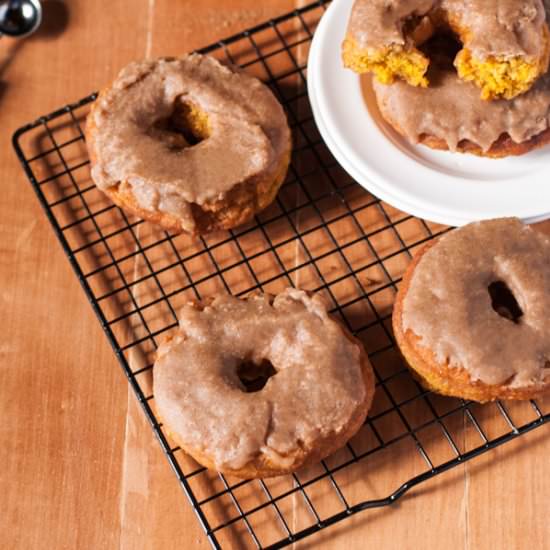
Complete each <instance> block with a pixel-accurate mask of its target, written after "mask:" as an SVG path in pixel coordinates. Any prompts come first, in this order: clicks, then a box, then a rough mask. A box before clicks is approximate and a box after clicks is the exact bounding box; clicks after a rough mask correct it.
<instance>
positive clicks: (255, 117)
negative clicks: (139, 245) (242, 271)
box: [86, 54, 291, 234]
mask: <svg viewBox="0 0 550 550" xmlns="http://www.w3.org/2000/svg"><path fill="white" fill-rule="evenodd" d="M86 138H87V144H88V149H89V152H90V158H91V164H92V178H93V180H94V182H95V183H96V185H97V186H98V187H99V188H100V189H101V190H103V191H104V192H105V193H106V194H107V195H108V196H109V197H110V198H111V199H112V200H113V201H114V202H115V203H116V204H117V205H119V206H120V207H121V208H124V209H126V210H128V211H130V212H132V213H134V214H137V215H138V216H140V217H142V218H144V219H146V220H148V221H151V222H154V223H157V224H159V225H161V226H162V227H164V228H165V229H169V230H173V231H185V232H188V233H192V234H203V233H207V232H209V231H214V230H217V229H230V228H232V227H234V226H236V225H239V224H241V223H244V222H246V221H248V220H249V219H251V218H252V217H253V216H254V214H255V213H257V212H258V211H260V210H262V209H263V208H265V207H266V206H267V205H268V204H270V203H271V202H272V201H273V199H274V198H275V195H276V193H277V191H278V189H279V187H280V186H281V184H282V182H283V180H284V178H285V175H286V171H287V168H288V163H289V159H290V149H291V138H290V130H289V128H288V124H287V121H286V117H285V114H284V111H283V109H282V107H281V105H280V104H279V102H278V101H277V100H276V99H275V96H274V95H273V94H272V93H271V91H270V90H269V88H268V87H267V86H266V85H265V84H263V83H262V82H260V81H259V80H258V79H256V78H254V77H252V76H249V75H247V74H245V73H244V72H242V71H241V70H239V69H237V68H235V67H227V66H225V65H222V64H221V63H219V62H218V61H217V60H215V59H214V58H211V57H207V56H203V55H199V54H191V55H187V56H184V57H182V58H180V59H173V58H165V59H158V60H155V61H142V62H136V63H131V64H130V65H128V66H127V67H125V68H124V69H123V70H122V71H121V72H120V74H119V75H118V77H117V79H116V80H115V81H114V83H113V84H112V85H111V86H110V87H109V88H107V89H106V90H104V91H103V92H101V93H100V95H99V97H98V99H97V101H96V102H95V103H94V104H93V106H92V110H91V112H90V114H89V116H88V121H87V136H86Z"/></svg>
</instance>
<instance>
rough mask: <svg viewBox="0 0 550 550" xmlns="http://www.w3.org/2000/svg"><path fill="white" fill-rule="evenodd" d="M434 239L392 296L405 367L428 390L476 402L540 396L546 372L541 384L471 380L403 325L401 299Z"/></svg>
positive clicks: (545, 389) (544, 389)
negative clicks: (436, 355) (509, 384)
mask: <svg viewBox="0 0 550 550" xmlns="http://www.w3.org/2000/svg"><path fill="white" fill-rule="evenodd" d="M436 242H437V241H436V240H434V241H432V242H430V243H428V244H427V245H425V246H424V247H423V248H422V249H421V250H420V251H419V252H418V253H417V254H416V256H415V257H414V258H413V260H412V261H411V263H410V264H409V266H408V268H407V270H406V272H405V274H404V276H403V280H402V282H401V286H400V288H399V291H398V293H397V297H396V300H395V304H394V308H393V314H392V325H393V333H394V336H395V340H396V342H397V345H398V348H399V351H400V352H401V355H402V356H403V358H404V359H405V361H406V363H407V365H408V367H409V368H410V369H411V370H412V372H413V374H414V375H415V377H416V378H418V380H419V381H420V383H421V384H422V385H423V386H424V387H425V388H426V389H429V390H432V391H434V392H436V393H440V394H442V395H447V396H451V397H459V398H462V399H468V400H472V401H478V402H480V403H486V402H489V401H495V400H497V399H513V400H526V399H535V398H537V397H540V396H541V395H543V394H544V393H546V392H548V390H549V389H550V372H549V374H548V376H547V377H546V380H545V382H544V383H542V384H532V385H530V386H525V387H521V388H511V387H509V386H507V384H506V383H503V384H495V385H490V384H485V383H484V382H481V381H480V380H472V379H471V378H470V375H469V373H468V371H467V370H466V369H464V368H463V367H454V366H450V365H449V363H448V362H445V363H442V362H439V361H438V360H437V359H436V357H435V355H434V353H433V352H432V351H431V350H430V349H428V348H426V347H423V346H422V342H421V338H420V337H419V336H418V335H416V334H415V333H414V332H413V331H412V330H411V329H407V330H406V331H405V330H404V328H403V303H404V300H405V297H406V295H407V292H408V290H409V287H410V284H411V281H412V277H413V274H414V270H415V268H416V266H417V265H418V263H419V262H420V260H421V259H422V257H423V256H424V254H425V253H426V252H427V251H428V250H429V249H430V248H431V247H432V246H434V245H435V244H436Z"/></svg>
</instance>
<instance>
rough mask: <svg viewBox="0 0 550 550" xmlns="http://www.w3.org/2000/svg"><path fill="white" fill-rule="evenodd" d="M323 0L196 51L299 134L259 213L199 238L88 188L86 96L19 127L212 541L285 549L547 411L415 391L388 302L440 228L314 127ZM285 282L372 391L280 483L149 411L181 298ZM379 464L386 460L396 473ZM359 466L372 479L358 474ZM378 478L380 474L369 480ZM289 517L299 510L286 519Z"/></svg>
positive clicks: (66, 244) (74, 257) (272, 287)
mask: <svg viewBox="0 0 550 550" xmlns="http://www.w3.org/2000/svg"><path fill="white" fill-rule="evenodd" d="M327 4H328V0H321V1H318V2H315V3H313V4H311V5H308V6H306V7H304V8H302V9H298V10H295V11H294V12H292V13H289V14H286V15H283V16H281V17H278V18H276V19H274V20H271V21H269V22H266V23H265V24H262V25H259V26H257V27H254V28H252V29H249V30H247V31H244V32H242V33H240V34H238V35H235V36H233V37H231V38H229V39H226V40H222V41H220V42H218V43H216V44H213V45H211V46H209V47H207V48H204V49H203V50H202V52H203V53H209V54H210V55H215V56H217V57H219V58H221V59H224V60H226V61H229V62H231V63H236V64H238V65H241V66H242V67H244V68H245V69H246V70H247V71H249V72H251V73H252V74H256V75H257V76H259V77H261V78H263V79H264V80H265V81H267V82H268V83H269V85H270V86H271V87H272V88H273V90H274V92H275V93H276V94H277V96H278V97H279V99H280V100H281V102H282V103H283V105H284V106H285V108H286V110H287V113H288V118H289V122H290V125H291V127H292V129H293V133H294V144H295V147H294V154H293V160H292V165H291V168H290V171H289V175H288V178H287V181H286V182H285V184H284V186H283V188H282V190H281V192H280V193H279V196H278V198H277V200H276V202H275V203H274V204H273V205H272V206H271V207H270V208H268V209H267V210H266V211H265V212H263V213H262V214H260V215H259V216H258V217H257V218H256V220H255V221H254V222H253V223H250V224H248V225H246V226H244V227H241V228H239V229H238V230H236V231H231V232H229V233H227V234H223V235H216V236H209V237H207V238H202V239H200V240H193V239H191V238H189V237H186V236H183V235H173V234H170V233H166V232H162V231H160V230H157V229H155V228H154V227H152V226H150V225H149V224H146V223H144V222H142V221H141V220H139V219H137V218H134V217H132V216H129V215H127V214H126V213H124V212H123V211H121V210H119V209H118V208H117V207H115V206H114V205H112V204H111V203H110V202H109V200H108V199H106V198H105V197H104V196H103V195H102V194H101V193H100V192H99V191H98V190H97V189H96V187H95V186H94V185H93V183H92V181H91V179H90V175H89V167H88V164H89V161H88V157H87V152H86V148H85V144H84V140H85V136H84V132H83V122H84V120H85V116H86V114H87V112H88V107H89V104H90V103H91V102H92V101H94V99H95V97H96V96H95V94H92V95H90V96H89V97H87V98H84V99H83V100H81V101H79V102H77V103H73V104H71V105H67V106H66V107H64V108H62V109H59V110H57V111H55V112H53V113H51V114H49V115H47V116H43V117H41V118H40V119H38V120H36V121H35V122H33V123H31V124H28V125H26V126H24V127H22V128H20V129H19V130H18V131H17V132H16V133H15V135H14V138H13V144H14V147H15V150H16V153H17V155H18V157H19V159H20V161H21V164H22V166H23V168H24V170H25V173H26V175H27V176H28V178H29V180H30V182H31V184H32V186H33V188H34V190H35V192H36V194H37V196H38V198H39V200H40V202H41V204H42V206H43V208H44V211H45V213H46V215H47V217H48V219H49V221H50V223H51V225H52V226H53V229H54V231H55V233H56V235H57V237H58V239H59V241H60V243H61V245H62V247H63V250H64V252H65V254H66V255H67V257H68V258H69V261H70V263H71V265H72V267H73V269H74V271H75V273H76V276H77V277H78V280H79V281H80V283H81V285H82V287H83V289H84V291H85V293H86V296H87V298H88V299H89V301H90V303H91V304H92V307H93V308H94V311H95V313H96V314H97V317H98V319H99V321H100V323H101V325H102V327H103V329H104V331H105V333H106V335H107V337H108V339H109V341H110V343H111V345H112V347H113V350H114V352H115V354H116V356H117V358H118V361H119V362H120V364H121V366H122V368H123V370H124V372H125V374H126V376H127V377H128V380H129V382H130V384H131V386H132V388H133V390H134V392H135V394H136V396H137V398H138V400H139V402H140V404H141V406H142V408H143V410H144V412H145V415H146V416H147V418H148V420H149V422H150V424H151V426H152V428H153V430H154V432H155V434H156V436H157V437H158V439H159V442H160V444H161V446H162V448H163V450H164V452H165V453H166V456H167V458H168V460H169V462H170V464H171V466H172V468H173V469H174V471H175V473H176V475H177V477H178V479H179V481H180V483H181V485H182V487H183V489H184V491H185V493H186V494H187V497H188V498H189V500H190V502H191V504H192V506H193V509H194V511H195V513H196V515H197V517H198V519H199V521H200V522H201V524H202V526H203V528H204V530H205V532H206V534H207V536H208V538H209V540H210V541H211V543H212V545H213V547H215V548H222V547H225V546H231V545H232V544H233V543H234V542H235V540H236V539H238V540H239V541H240V544H242V545H244V546H247V545H248V543H250V545H251V546H252V547H254V546H255V547H258V548H281V547H283V546H286V545H288V544H290V543H292V542H294V541H297V540H299V539H302V538H304V537H306V536H308V535H311V534H312V533H314V532H316V531H319V530H321V529H324V528H326V527H328V526H330V525H332V524H334V523H336V522H339V521H341V520H344V519H345V518H347V517H349V516H351V515H352V514H355V513H357V512H359V511H361V510H366V509H368V508H375V507H381V506H385V505H388V504H391V503H392V502H395V501H396V500H397V499H399V498H400V497H401V496H402V495H403V494H405V493H406V492H407V491H408V490H409V489H411V488H412V487H414V486H415V485H418V484H419V483H422V482H423V481H425V480H427V479H429V478H431V477H433V476H435V475H437V474H439V473H442V472H444V471H446V470H449V469H451V468H453V467H455V466H457V465H459V464H461V463H463V462H466V461H467V460H470V459H471V458H473V457H476V456H479V455H481V454H483V453H485V452H486V451H488V450H489V449H493V448H495V447H497V446H499V445H501V444H503V443H505V442H507V441H510V440H511V439H514V438H516V437H518V436H519V435H521V434H523V433H525V432H527V431H530V430H532V429H534V428H536V427H538V426H541V425H542V424H544V423H546V422H548V421H549V420H550V414H549V413H548V412H545V410H544V408H543V407H544V405H543V404H542V403H536V402H534V401H533V402H530V403H513V404H506V405H504V404H502V403H495V404H491V405H485V406H480V405H477V404H473V403H468V402H464V401H460V400H455V399H448V398H442V397H439V396H436V395H433V394H431V393H430V392H428V391H425V390H423V389H422V388H421V387H420V386H419V385H418V384H417V383H416V382H415V381H414V380H413V379H412V377H411V376H410V375H409V372H408V370H407V369H406V368H405V366H404V365H403V364H402V363H401V360H400V359H399V356H398V353H397V352H396V350H395V348H394V343H393V337H392V334H391V328H390V318H391V305H392V302H393V296H394V293H395V291H396V289H397V285H398V283H399V281H400V278H401V275H402V273H403V270H404V269H405V267H406V264H407V262H408V261H409V259H410V257H411V251H412V250H414V249H415V248H416V247H418V246H421V245H422V244H423V243H425V242H426V241H428V240H429V239H431V238H433V237H434V235H437V234H439V233H441V232H442V231H444V230H445V228H443V227H440V226H435V225H434V224H430V223H428V222H425V221H422V220H418V219H415V218H413V217H411V216H407V215H405V214H403V213H401V212H399V211H397V210H395V209H393V208H391V207H390V206H388V205H387V204H384V203H382V202H380V201H379V200H378V199H376V198H375V197H373V196H372V195H370V194H369V193H367V192H366V191H364V190H363V189H362V188H360V187H359V186H358V185H357V184H356V183H355V182H354V181H353V180H352V179H351V178H350V177H349V176H348V175H347V174H346V173H345V172H344V171H343V170H342V169H341V168H340V167H339V165H338V164H337V163H336V162H335V160H334V159H333V157H332V156H331V155H330V152H329V151H328V149H327V148H326V146H325V145H324V143H323V141H322V140H321V138H320V136H319V134H318V132H317V130H316V127H315V124H314V121H313V117H312V115H311V110H310V106H309V103H308V99H307V93H306V87H305V83H306V72H307V67H306V61H307V51H308V48H309V43H310V41H311V38H312V33H313V32H314V29H315V27H316V25H317V23H318V21H319V19H320V17H321V15H322V13H323V11H324V9H325V7H326V5H327ZM288 285H299V286H301V287H302V288H306V289H309V290H316V291H319V292H323V293H324V294H325V295H326V297H327V298H328V299H329V301H331V303H332V304H333V311H334V313H335V314H336V315H338V316H339V317H340V318H341V319H342V321H343V322H344V323H345V324H346V325H347V327H348V328H349V329H350V330H351V331H352V332H353V333H355V334H356V335H357V336H358V337H359V338H361V339H362V340H363V341H364V342H365V344H366V347H367V349H368V350H369V355H370V358H371V361H372V363H373V365H374V367H375V370H376V376H377V386H378V387H377V397H376V399H375V403H374V406H373V409H372V411H371V414H370V416H369V419H368V421H367V422H366V424H365V425H364V427H363V428H362V430H361V432H360V433H359V434H358V435H357V436H356V437H355V438H353V439H352V441H350V443H349V444H348V445H347V446H346V447H345V448H344V449H343V450H342V451H340V452H339V453H336V454H335V455H334V456H332V457H329V458H328V459H326V460H324V461H322V462H321V464H319V465H317V466H315V467H312V468H308V469H306V470H304V471H303V472H298V473H296V474H295V475H292V476H286V477H283V478H276V479H274V480H256V481H242V480H235V479H230V478H227V477H226V476H223V475H220V474H215V473H213V472H210V471H207V470H205V469H204V468H202V467H200V466H199V465H197V464H196V463H195V462H194V461H193V460H192V459H190V458H189V457H187V456H186V455H185V454H184V453H183V452H182V451H181V450H180V449H179V448H178V447H176V446H174V445H173V444H172V442H171V441H170V439H169V437H168V436H167V435H166V434H165V433H164V432H163V428H162V425H161V424H159V422H158V421H157V419H156V417H155V412H154V396H153V395H152V393H151V383H150V380H151V369H152V363H153V356H154V350H155V348H156V346H157V344H158V342H159V339H160V338H162V336H163V334H164V333H165V332H166V331H169V330H170V329H172V328H174V327H175V326H176V324H177V323H176V312H177V310H178V307H179V306H180V305H181V304H182V303H183V302H185V301H187V300H188V299H189V298H200V297H202V296H205V295H209V294H211V293H213V292H218V291H227V292H231V293H233V294H236V295H242V294H246V293H248V292H251V291H254V290H257V289H261V290H264V291H268V292H269V291H272V292H277V291H278V290H281V289H282V288H283V287H285V286H288ZM384 464H390V465H391V470H392V476H391V485H388V483H389V482H388V476H387V475H386V474H384ZM365 479H368V480H369V483H368V485H367V484H365V483H364V480H365ZM377 479H381V480H385V481H384V483H383V484H382V485H381V486H380V487H374V486H373V485H375V484H376V480H377ZM291 517H292V522H291V521H290V518H291Z"/></svg>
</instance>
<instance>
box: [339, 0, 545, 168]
mask: <svg viewBox="0 0 550 550" xmlns="http://www.w3.org/2000/svg"><path fill="white" fill-rule="evenodd" d="M547 19H548V14H547V10H546V8H545V5H544V3H543V0H525V1H522V2H517V1H516V0H499V1H498V2H497V1H487V0H469V1H467V2H466V1H464V0H462V1H460V0H407V1H405V0H356V1H355V4H354V6H353V9H352V12H351V17H350V21H349V25H348V30H347V35H346V38H345V40H344V42H343V45H342V56H343V62H344V65H345V66H346V67H348V68H350V69H352V70H354V71H355V72H357V73H360V74H363V73H373V74H374V76H375V78H374V81H373V86H374V91H375V94H376V99H377V102H378V106H379V109H380V111H381V114H382V116H383V117H384V119H385V120H386V121H387V122H388V123H389V124H390V125H391V126H392V127H393V128H394V129H395V130H396V131H397V132H398V133H399V134H401V135H402V136H404V137H405V138H406V139H407V140H408V141H410V142H412V143H421V144H424V145H427V146H428V147H431V148H433V149H440V150H451V151H457V152H463V153H472V154H475V155H479V156H485V157H492V158H500V157H505V156H510V155H521V154H524V153H527V152H529V151H531V150H533V149H535V148H538V147H541V146H543V145H545V144H546V143H548V142H550V74H549V72H548V65H549V59H550V32H549V30H548V23H547Z"/></svg>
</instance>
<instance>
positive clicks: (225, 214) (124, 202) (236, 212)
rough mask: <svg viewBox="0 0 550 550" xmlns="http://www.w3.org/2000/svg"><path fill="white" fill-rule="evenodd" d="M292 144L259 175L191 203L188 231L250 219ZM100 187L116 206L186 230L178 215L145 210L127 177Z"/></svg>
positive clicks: (275, 182)
mask: <svg viewBox="0 0 550 550" xmlns="http://www.w3.org/2000/svg"><path fill="white" fill-rule="evenodd" d="M93 112H94V106H92V110H91V111H90V113H89V115H88V118H87V121H86V143H87V146H88V153H89V156H90V161H91V165H92V167H93V166H94V165H95V164H97V162H98V159H97V154H96V148H95V134H96V132H97V126H96V124H95V122H94V117H93ZM291 150H292V144H291V141H290V140H289V142H288V144H287V147H286V148H285V151H284V153H283V154H282V155H281V158H280V159H279V161H278V163H277V164H276V165H274V167H273V168H272V169H271V170H270V171H269V172H267V173H264V174H262V175H261V177H255V178H251V179H249V180H246V181H243V182H241V183H239V184H237V185H236V186H234V187H233V188H232V189H230V190H229V191H228V193H226V195H225V196H224V197H223V198H222V199H216V200H211V201H206V202H204V203H203V204H200V205H199V204H197V203H191V204H190V208H191V212H192V216H193V219H194V222H195V229H194V231H193V233H192V234H194V235H204V234H207V233H210V232H213V231H218V230H228V229H231V228H233V227H236V226H238V225H241V224H244V223H246V222H248V221H250V220H251V219H252V218H253V217H254V216H255V215H256V214H257V213H258V212H260V211H262V210H264V209H265V208H266V207H267V206H269V205H270V204H271V203H272V202H273V201H274V200H275V196H276V195H277V192H278V191H279V189H280V187H281V185H282V184H283V183H284V180H285V178H286V174H287V170H288V166H289V164H290V157H291ZM102 191H103V192H104V193H105V194H106V195H107V196H108V197H109V198H110V199H111V200H112V201H113V202H114V203H115V204H116V205H117V206H119V207H120V208H122V209H123V210H126V211H127V212H129V213H131V214H134V215H136V216H138V217H140V218H142V219H144V220H146V221H148V222H151V223H153V224H155V225H158V226H160V227H162V228H163V229H165V230H166V231H172V232H174V233H182V232H186V230H185V229H184V228H183V227H182V225H181V221H180V219H179V218H178V217H177V216H175V215H174V214H170V213H168V212H163V211H161V210H148V209H145V208H143V207H142V206H140V204H139V203H138V201H137V199H136V197H135V195H134V193H133V191H132V185H131V184H130V183H129V182H127V181H120V182H118V183H116V184H115V185H113V186H112V187H110V188H108V189H102Z"/></svg>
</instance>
